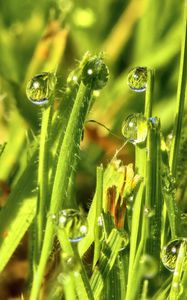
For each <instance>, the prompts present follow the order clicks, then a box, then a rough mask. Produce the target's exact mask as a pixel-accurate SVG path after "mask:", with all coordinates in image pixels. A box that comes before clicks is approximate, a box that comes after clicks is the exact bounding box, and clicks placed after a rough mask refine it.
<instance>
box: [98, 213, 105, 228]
mask: <svg viewBox="0 0 187 300" xmlns="http://www.w3.org/2000/svg"><path fill="white" fill-rule="evenodd" d="M97 224H98V226H100V227H103V225H104V222H103V217H102V215H100V216H99V217H98V220H97Z"/></svg>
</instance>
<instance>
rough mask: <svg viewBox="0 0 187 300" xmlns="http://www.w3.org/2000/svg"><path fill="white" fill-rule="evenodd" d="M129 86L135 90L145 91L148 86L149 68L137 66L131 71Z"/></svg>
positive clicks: (128, 79) (128, 80)
mask: <svg viewBox="0 0 187 300" xmlns="http://www.w3.org/2000/svg"><path fill="white" fill-rule="evenodd" d="M127 82H128V86H129V87H130V89H131V90H133V91H135V92H144V91H145V90H146V86H147V68H146V67H136V68H133V69H131V70H130V71H129V74H128V78H127Z"/></svg>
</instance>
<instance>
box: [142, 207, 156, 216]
mask: <svg viewBox="0 0 187 300" xmlns="http://www.w3.org/2000/svg"><path fill="white" fill-rule="evenodd" d="M144 215H145V216H146V217H147V218H152V217H153V216H154V215H155V210H154V209H150V208H148V207H145V208H144Z"/></svg>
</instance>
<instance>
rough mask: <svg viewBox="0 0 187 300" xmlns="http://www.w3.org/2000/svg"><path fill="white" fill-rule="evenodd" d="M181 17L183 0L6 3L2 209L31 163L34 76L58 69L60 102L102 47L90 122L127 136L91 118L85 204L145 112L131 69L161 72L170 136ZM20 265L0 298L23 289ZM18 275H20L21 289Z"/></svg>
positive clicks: (0, 42)
mask: <svg viewBox="0 0 187 300" xmlns="http://www.w3.org/2000/svg"><path fill="white" fill-rule="evenodd" d="M182 17H183V1H182V0H179V1H175V0H165V1H163V0H157V1H152V0H131V1H129V0H128V1H127V0H102V1H101V0H94V1H93V0H82V1H81V0H76V1H75V0H74V1H73V0H72V1H70V0H54V1H50V0H45V1H44V0H39V1H31V0H19V1H15V0H6V1H2V0H1V1H0V144H1V145H2V146H1V148H3V147H4V146H3V145H4V143H7V145H6V147H5V149H4V151H3V154H2V155H1V157H0V170H1V171H0V188H1V197H0V205H1V206H3V205H4V204H5V203H6V198H7V196H8V194H9V192H10V190H11V188H12V187H13V186H14V184H15V182H16V180H17V178H18V177H19V174H20V173H21V172H22V170H23V169H24V167H25V165H26V164H27V160H28V157H29V151H32V149H28V147H27V145H29V147H30V145H31V143H30V141H32V139H34V137H35V136H37V135H38V132H39V128H40V111H39V110H38V107H35V106H34V105H33V104H31V103H29V101H28V100H27V98H26V94H25V85H26V83H27V81H28V79H30V78H31V77H32V76H33V75H35V74H38V73H41V72H42V71H57V74H58V77H59V85H58V87H59V90H57V92H56V98H57V99H56V103H57V104H58V103H59V101H62V100H63V99H62V92H63V89H64V87H65V79H66V76H67V75H68V73H69V72H70V71H71V70H72V68H74V67H75V66H76V63H77V60H80V59H81V57H82V56H83V55H84V53H85V52H86V51H90V52H91V53H93V54H94V53H99V52H101V51H103V52H104V56H105V61H106V63H107V64H108V66H109V70H110V79H109V83H108V85H107V87H106V88H105V89H104V90H102V91H101V93H98V92H97V93H95V104H94V106H93V108H92V110H91V113H90V116H89V117H88V119H94V120H96V121H98V122H100V123H103V124H104V125H105V126H107V127H108V128H110V129H111V131H112V132H114V133H115V134H117V135H119V137H120V138H121V140H120V139H118V138H115V137H114V136H113V135H112V134H109V133H108V132H107V131H106V130H105V129H103V128H102V127H101V126H99V125H97V124H95V123H89V122H88V123H86V129H85V134H84V139H83V141H82V149H83V151H82V154H81V155H82V160H81V162H80V166H79V173H78V176H77V197H78V199H79V201H81V202H82V203H84V206H85V208H86V209H87V208H88V204H89V202H90V200H91V199H92V196H93V193H94V187H95V169H96V166H97V165H98V164H99V163H101V162H104V163H107V162H108V161H109V159H110V158H111V157H112V156H113V155H114V153H115V151H116V149H117V148H119V147H120V146H121V145H122V143H123V139H122V135H121V125H122V122H123V120H124V118H125V117H126V116H127V115H128V114H130V113H132V112H143V109H144V93H135V92H133V91H131V90H130V89H129V88H128V86H127V74H128V71H129V70H130V68H132V67H134V66H147V67H151V68H154V69H155V90H154V113H153V114H154V116H158V117H160V118H161V125H162V129H163V133H164V135H167V134H168V133H170V131H171V128H172V125H173V121H174V112H175V99H176V90H177V80H178V69H179V58H180V45H181V38H182V33H181V28H182V26H181V25H182ZM133 151H134V150H133V147H132V146H131V145H127V146H126V147H125V149H124V150H123V151H122V152H121V153H120V155H119V156H120V157H121V158H123V160H124V162H125V163H128V162H130V161H131V162H132V161H133V156H134V153H133ZM20 249H21V250H20ZM20 249H19V250H18V254H17V255H18V256H19V255H20V251H22V252H23V253H22V252H21V253H22V256H21V258H20V257H19V259H17V258H16V259H17V260H18V261H19V262H20V259H21V262H22V263H23V264H24V262H25V260H24V259H26V258H25V251H23V248H22V247H21V248H20ZM24 249H25V248H24ZM16 257H17V256H16ZM17 260H16V261H17ZM13 262H14V261H13ZM13 262H11V263H10V264H9V266H8V268H7V270H6V271H5V274H4V275H3V276H2V277H1V280H0V290H1V294H0V299H9V298H10V297H16V296H17V295H19V294H20V291H21V287H22V281H23V282H24V279H25V276H26V275H25V274H26V272H27V271H26V269H27V265H23V266H22V269H21V267H20V265H19V264H17V267H16V268H17V269H16V270H15V269H14V268H15V265H14V263H13ZM18 268H19V269H20V270H22V272H21V271H20V273H19V272H18ZM6 272H8V273H6ZM7 274H9V278H8V276H7ZM10 274H12V275H11V276H10ZM16 280H18V281H19V280H20V283H19V284H17V286H16V283H15V282H16Z"/></svg>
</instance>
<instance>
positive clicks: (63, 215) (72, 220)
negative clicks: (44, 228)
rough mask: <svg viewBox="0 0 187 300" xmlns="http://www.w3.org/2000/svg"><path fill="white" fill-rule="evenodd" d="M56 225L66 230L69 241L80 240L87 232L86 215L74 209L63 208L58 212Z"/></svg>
mask: <svg viewBox="0 0 187 300" xmlns="http://www.w3.org/2000/svg"><path fill="white" fill-rule="evenodd" d="M57 226H58V228H59V229H64V230H65V231H66V234H67V237H68V238H69V240H70V241H71V242H78V241H80V240H82V239H83V238H84V237H85V235H86V234H87V232H88V222H87V219H86V217H85V216H84V215H83V214H82V213H81V212H80V211H79V210H76V209H64V210H62V211H60V213H59V214H58V221H57Z"/></svg>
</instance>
